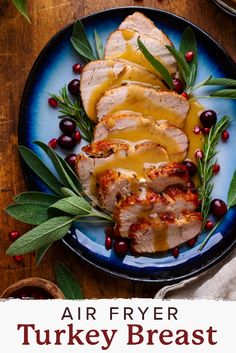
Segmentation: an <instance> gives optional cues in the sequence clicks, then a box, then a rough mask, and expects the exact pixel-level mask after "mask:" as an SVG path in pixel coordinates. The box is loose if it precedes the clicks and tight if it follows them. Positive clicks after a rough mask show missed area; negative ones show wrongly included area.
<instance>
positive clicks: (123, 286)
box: [0, 0, 236, 298]
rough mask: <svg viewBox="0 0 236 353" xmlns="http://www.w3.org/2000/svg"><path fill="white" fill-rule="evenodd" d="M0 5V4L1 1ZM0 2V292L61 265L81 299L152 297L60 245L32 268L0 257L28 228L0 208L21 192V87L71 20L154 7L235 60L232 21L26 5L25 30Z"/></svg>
mask: <svg viewBox="0 0 236 353" xmlns="http://www.w3.org/2000/svg"><path fill="white" fill-rule="evenodd" d="M2 3H3V1H2ZM2 3H1V0H0V21H1V22H0V23H1V26H0V74H1V81H0V82H1V85H0V102H1V103H0V119H1V120H0V124H1V125H0V127H1V135H0V162H1V164H0V166H1V167H0V190H1V193H0V210H1V223H0V293H1V292H2V291H3V290H4V289H5V288H6V287H7V286H8V285H10V284H11V283H13V282H14V281H16V280H19V279H21V278H25V277H29V276H39V277H43V278H46V279H49V280H52V281H55V274H54V264H55V261H63V262H64V263H65V265H67V266H68V267H69V268H70V269H71V271H72V272H74V273H75V275H76V277H77V278H78V280H79V281H80V283H81V286H82V288H83V291H84V295H85V297H86V298H114V297H123V298H130V297H153V295H154V293H155V292H156V291H157V289H158V287H157V285H155V284H140V283H134V282H131V281H127V280H123V279H119V278H114V277H111V276H109V275H107V274H105V273H103V272H100V271H98V270H96V269H95V268H93V267H92V266H90V265H88V264H87V263H85V262H84V261H82V260H81V259H79V258H78V257H76V256H75V255H74V254H73V253H72V252H71V251H69V250H68V249H67V248H66V247H65V246H64V245H63V244H62V243H61V242H58V243H56V244H54V245H53V246H52V247H51V249H50V250H49V251H48V253H47V255H46V256H45V258H44V259H43V261H42V262H41V264H40V265H39V266H38V267H35V264H34V256H33V255H32V254H29V255H26V256H24V261H23V262H22V263H20V264H17V263H16V262H15V261H14V260H13V258H11V257H8V256H6V255H5V251H6V249H7V248H8V247H9V245H10V240H9V238H8V233H9V232H10V231H11V230H13V229H18V230H19V231H20V232H21V233H24V232H25V231H26V230H27V229H28V227H27V226H26V225H23V224H21V223H19V222H16V221H14V220H13V219H11V218H10V217H8V216H7V215H6V213H5V212H4V208H5V207H6V206H7V205H8V204H10V203H11V202H12V198H13V196H14V195H16V194H18V193H20V192H22V191H24V190H26V186H25V184H24V180H23V177H22V172H21V168H20V164H19V158H18V153H17V122H18V111H19V104H20V99H21V95H22V91H23V87H24V84H25V81H26V78H27V75H28V73H29V71H30V68H31V66H32V64H33V63H34V61H35V59H36V57H37V56H38V54H39V52H40V50H41V49H42V48H43V46H44V45H45V44H46V43H47V41H48V40H49V39H50V38H51V37H52V36H53V35H54V34H55V33H56V32H57V31H58V30H59V29H61V28H62V27H64V26H65V25H67V24H68V23H71V22H72V21H74V20H75V19H77V18H79V17H82V16H86V15H88V14H91V13H93V12H95V11H101V10H103V9H106V8H111V7H117V6H126V5H140V6H149V7H155V8H160V9H163V10H167V11H170V12H173V13H175V14H177V15H180V16H183V17H185V18H187V19H189V20H190V21H192V22H193V23H196V24H197V25H199V26H200V27H201V28H203V29H204V30H206V31H207V32H208V33H209V34H210V35H212V36H213V37H214V38H215V39H216V40H217V41H218V42H219V43H220V44H221V45H222V46H223V47H224V48H225V49H226V50H227V51H228V52H229V54H230V55H231V56H232V57H233V58H234V59H236V47H235V38H236V26H235V19H234V18H233V17H230V16H229V15H227V14H225V13H223V12H222V11H221V10H219V8H218V7H216V5H215V4H214V3H213V2H212V1H211V0H191V1H190V0H162V1H161V0H159V1H158V0H144V1H131V0H130V1H129V0H109V1H108V0H97V1H91V0H83V1H78V0H62V1H56V0H41V1H34V0H28V3H29V6H28V7H29V15H30V17H31V19H32V24H31V25H29V24H28V23H27V22H26V21H25V20H24V19H23V18H22V17H21V16H20V15H19V14H18V13H17V12H16V10H15V8H14V7H13V5H12V4H11V1H9V3H8V5H4V6H3V5H2Z"/></svg>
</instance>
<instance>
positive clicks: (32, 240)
mask: <svg viewBox="0 0 236 353" xmlns="http://www.w3.org/2000/svg"><path fill="white" fill-rule="evenodd" d="M74 220H75V219H74V218H71V217H69V216H61V217H55V218H52V219H49V220H48V221H47V222H45V223H42V224H40V225H39V226H37V227H35V228H33V229H31V230H30V231H29V232H27V233H26V234H24V235H23V236H21V237H20V238H18V239H17V240H16V241H15V242H14V243H13V244H12V245H11V246H10V247H9V248H8V250H7V255H10V256H13V255H23V254H27V253H29V252H32V251H34V250H37V249H40V248H42V247H45V246H47V245H49V244H51V243H53V242H54V241H56V240H59V239H61V238H63V237H64V236H65V235H66V233H67V232H68V230H69V229H70V226H71V224H72V223H73V221H74Z"/></svg>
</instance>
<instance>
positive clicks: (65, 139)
mask: <svg viewBox="0 0 236 353" xmlns="http://www.w3.org/2000/svg"><path fill="white" fill-rule="evenodd" d="M57 143H58V145H59V146H60V147H61V148H64V149H66V150H71V149H72V148H74V147H75V138H74V136H68V135H65V134H63V135H61V136H60V137H59V138H58V140H57Z"/></svg>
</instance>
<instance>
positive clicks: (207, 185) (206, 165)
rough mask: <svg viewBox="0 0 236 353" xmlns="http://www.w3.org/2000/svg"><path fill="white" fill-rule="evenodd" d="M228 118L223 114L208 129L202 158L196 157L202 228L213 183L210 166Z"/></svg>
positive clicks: (213, 160) (227, 123) (208, 206)
mask: <svg viewBox="0 0 236 353" xmlns="http://www.w3.org/2000/svg"><path fill="white" fill-rule="evenodd" d="M229 123H230V120H229V118H228V117H227V116H224V117H223V118H222V119H221V120H220V121H219V122H218V123H217V124H216V125H215V126H213V127H212V128H211V130H210V133H209V135H207V136H206V138H205V142H204V146H203V158H202V159H200V158H199V159H198V162H197V168H198V175H199V179H200V186H199V188H198V191H199V198H200V200H201V213H202V216H203V228H204V226H205V222H206V219H207V216H208V214H209V210H210V203H211V193H212V190H213V184H212V183H211V180H212V178H213V176H214V174H213V171H212V167H213V165H214V164H215V163H216V160H215V156H216V155H217V153H218V152H217V150H216V146H217V143H218V142H219V140H220V137H221V133H222V132H223V131H224V130H225V129H226V128H227V127H228V126H229Z"/></svg>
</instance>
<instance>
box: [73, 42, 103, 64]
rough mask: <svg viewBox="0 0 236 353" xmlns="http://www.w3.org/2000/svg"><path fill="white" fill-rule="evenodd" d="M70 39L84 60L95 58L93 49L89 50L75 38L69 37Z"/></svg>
mask: <svg viewBox="0 0 236 353" xmlns="http://www.w3.org/2000/svg"><path fill="white" fill-rule="evenodd" d="M70 40H71V44H72V45H73V47H74V49H75V50H76V51H77V53H79V54H80V55H81V56H82V57H83V59H85V60H86V61H93V60H96V59H97V58H96V56H95V55H94V53H93V51H91V50H90V49H89V48H88V47H86V46H85V45H84V44H83V43H81V42H80V41H79V40H78V39H77V38H75V37H71V39H70Z"/></svg>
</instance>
